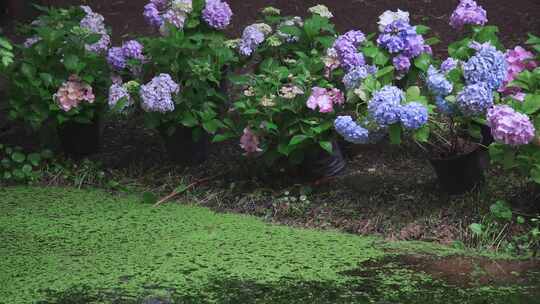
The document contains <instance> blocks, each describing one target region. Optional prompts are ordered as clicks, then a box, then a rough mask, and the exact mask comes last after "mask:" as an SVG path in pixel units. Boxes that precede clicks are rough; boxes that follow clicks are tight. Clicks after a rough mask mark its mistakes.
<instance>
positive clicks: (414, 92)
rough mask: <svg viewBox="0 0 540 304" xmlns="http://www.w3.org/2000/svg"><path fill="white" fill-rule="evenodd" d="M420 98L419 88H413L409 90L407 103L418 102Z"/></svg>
mask: <svg viewBox="0 0 540 304" xmlns="http://www.w3.org/2000/svg"><path fill="white" fill-rule="evenodd" d="M419 98H420V88H419V87H418V86H412V87H409V88H408V89H407V101H408V102H411V101H418V99H419Z"/></svg>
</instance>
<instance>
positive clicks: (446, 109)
mask: <svg viewBox="0 0 540 304" xmlns="http://www.w3.org/2000/svg"><path fill="white" fill-rule="evenodd" d="M435 105H437V110H439V112H441V113H442V114H445V115H452V114H454V112H455V110H454V106H453V105H452V104H451V103H449V102H448V101H446V99H444V97H442V96H436V97H435Z"/></svg>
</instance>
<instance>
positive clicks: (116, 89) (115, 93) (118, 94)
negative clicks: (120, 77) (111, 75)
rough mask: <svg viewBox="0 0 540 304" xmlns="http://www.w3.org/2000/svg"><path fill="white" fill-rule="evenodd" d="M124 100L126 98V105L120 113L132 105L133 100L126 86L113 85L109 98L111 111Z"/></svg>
mask: <svg viewBox="0 0 540 304" xmlns="http://www.w3.org/2000/svg"><path fill="white" fill-rule="evenodd" d="M124 98H125V104H124V105H123V107H122V109H119V110H120V111H122V110H124V109H125V108H127V107H129V106H130V105H132V104H133V100H132V99H131V97H130V95H129V92H128V90H127V89H126V88H125V87H124V86H122V84H119V83H113V84H112V85H111V87H110V88H109V97H108V103H109V107H110V108H111V109H112V108H114V107H115V106H116V104H117V103H118V102H119V101H120V100H121V99H124Z"/></svg>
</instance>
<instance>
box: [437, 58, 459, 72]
mask: <svg viewBox="0 0 540 304" xmlns="http://www.w3.org/2000/svg"><path fill="white" fill-rule="evenodd" d="M458 63H459V61H458V60H456V59H454V58H452V57H448V58H447V59H446V60H445V61H443V63H441V72H443V73H445V74H446V73H448V72H450V71H451V70H453V69H455V68H456V67H457V65H458Z"/></svg>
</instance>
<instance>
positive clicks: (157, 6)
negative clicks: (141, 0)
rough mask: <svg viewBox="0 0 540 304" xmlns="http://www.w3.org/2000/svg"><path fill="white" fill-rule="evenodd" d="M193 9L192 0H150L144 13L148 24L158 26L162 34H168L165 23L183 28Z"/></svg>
mask: <svg viewBox="0 0 540 304" xmlns="http://www.w3.org/2000/svg"><path fill="white" fill-rule="evenodd" d="M192 11H193V3H192V2H191V0H150V2H149V3H148V4H146V5H145V6H144V12H143V15H144V18H145V19H146V22H147V23H148V24H150V25H151V26H153V27H156V28H158V29H159V30H160V32H161V33H162V34H166V33H167V29H166V28H165V23H168V24H171V25H173V26H174V27H176V28H178V29H182V28H183V27H184V23H185V21H186V19H187V15H188V14H189V13H191V12H192Z"/></svg>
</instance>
